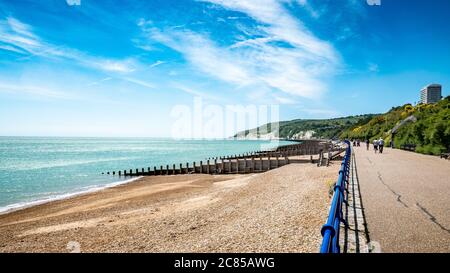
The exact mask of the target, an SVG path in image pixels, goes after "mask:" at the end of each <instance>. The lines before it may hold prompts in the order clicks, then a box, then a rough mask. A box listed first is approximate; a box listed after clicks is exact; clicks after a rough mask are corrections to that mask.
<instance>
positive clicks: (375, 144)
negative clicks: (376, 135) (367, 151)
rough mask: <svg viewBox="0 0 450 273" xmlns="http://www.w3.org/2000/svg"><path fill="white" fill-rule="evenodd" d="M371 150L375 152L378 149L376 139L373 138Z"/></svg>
mask: <svg viewBox="0 0 450 273" xmlns="http://www.w3.org/2000/svg"><path fill="white" fill-rule="evenodd" d="M373 150H374V152H375V153H377V151H378V140H376V139H374V140H373Z"/></svg>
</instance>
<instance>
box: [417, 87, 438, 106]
mask: <svg viewBox="0 0 450 273" xmlns="http://www.w3.org/2000/svg"><path fill="white" fill-rule="evenodd" d="M441 99H442V85H440V84H430V85H428V86H425V87H424V88H423V89H422V90H420V102H421V103H425V104H427V103H436V102H439V101H440V100H441Z"/></svg>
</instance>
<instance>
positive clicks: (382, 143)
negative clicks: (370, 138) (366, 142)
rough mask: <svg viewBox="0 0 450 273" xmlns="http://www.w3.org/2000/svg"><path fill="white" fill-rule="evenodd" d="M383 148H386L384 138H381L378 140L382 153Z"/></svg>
mask: <svg viewBox="0 0 450 273" xmlns="http://www.w3.org/2000/svg"><path fill="white" fill-rule="evenodd" d="M383 148H384V140H383V139H382V138H380V139H379V140H378V150H380V154H382V153H383Z"/></svg>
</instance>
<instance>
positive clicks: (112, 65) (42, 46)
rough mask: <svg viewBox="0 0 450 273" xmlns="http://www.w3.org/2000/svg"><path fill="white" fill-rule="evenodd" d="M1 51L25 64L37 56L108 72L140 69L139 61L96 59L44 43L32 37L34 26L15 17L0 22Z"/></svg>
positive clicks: (79, 52) (37, 37) (34, 36)
mask: <svg viewBox="0 0 450 273" xmlns="http://www.w3.org/2000/svg"><path fill="white" fill-rule="evenodd" d="M0 50H4V51H8V52H10V53H13V54H17V55H18V56H17V58H18V60H25V59H29V58H32V57H35V56H38V57H42V58H49V59H65V60H69V61H74V62H76V63H78V64H79V65H83V66H87V67H90V68H93V69H99V70H103V71H108V72H119V73H129V72H133V71H134V70H135V69H136V68H137V67H138V63H137V61H135V60H134V59H132V58H129V59H126V60H114V59H108V58H102V57H96V56H91V55H89V54H86V53H84V52H81V51H79V50H76V49H73V48H69V47H66V46H59V45H55V44H52V43H50V42H47V41H44V40H43V39H42V38H41V37H39V36H37V35H36V34H34V33H33V31H32V27H31V26H29V25H27V24H25V23H22V22H21V21H19V20H17V19H15V18H13V17H8V18H6V19H4V20H0Z"/></svg>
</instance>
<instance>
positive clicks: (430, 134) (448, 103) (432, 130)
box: [340, 97, 450, 154]
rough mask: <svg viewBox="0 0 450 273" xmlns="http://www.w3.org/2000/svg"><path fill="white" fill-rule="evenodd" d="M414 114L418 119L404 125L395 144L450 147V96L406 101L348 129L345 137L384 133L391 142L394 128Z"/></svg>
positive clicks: (423, 149) (429, 150) (432, 149)
mask: <svg viewBox="0 0 450 273" xmlns="http://www.w3.org/2000/svg"><path fill="white" fill-rule="evenodd" d="M411 115H413V116H414V117H416V118H417V121H416V122H409V123H406V124H405V125H404V126H402V127H400V128H399V130H398V131H397V133H396V136H395V138H394V144H395V146H396V147H399V146H400V145H402V144H416V145H417V152H420V153H425V154H439V153H441V152H444V151H447V150H448V148H449V147H450V97H447V98H445V99H443V100H442V101H440V102H439V103H437V104H427V105H423V104H419V105H417V106H412V105H411V104H406V105H403V106H400V107H395V108H392V109H391V110H390V111H389V112H387V113H386V114H383V115H378V116H375V117H373V118H372V119H371V120H370V121H369V122H368V123H366V124H363V125H355V126H352V127H351V128H349V129H346V130H344V131H343V132H342V133H341V134H340V137H341V138H350V139H352V138H360V139H366V138H369V139H371V140H373V139H375V138H380V137H383V138H384V139H385V140H386V142H387V143H389V141H390V140H391V134H390V133H391V130H392V129H393V128H394V127H395V126H396V125H397V124H398V123H400V122H401V121H402V120H404V119H405V118H407V117H409V116H411Z"/></svg>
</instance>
